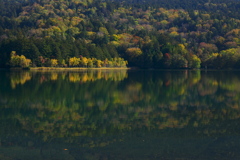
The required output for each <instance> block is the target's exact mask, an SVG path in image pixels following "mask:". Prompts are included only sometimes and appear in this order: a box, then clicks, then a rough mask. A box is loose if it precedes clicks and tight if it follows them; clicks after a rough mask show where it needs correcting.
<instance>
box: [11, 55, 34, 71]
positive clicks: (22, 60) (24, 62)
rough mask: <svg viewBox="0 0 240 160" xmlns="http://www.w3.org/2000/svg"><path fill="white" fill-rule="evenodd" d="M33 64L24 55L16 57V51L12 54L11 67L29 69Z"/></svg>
mask: <svg viewBox="0 0 240 160" xmlns="http://www.w3.org/2000/svg"><path fill="white" fill-rule="evenodd" d="M30 64H31V60H30V59H27V58H26V57H25V56H24V55H21V56H19V55H16V52H15V51H12V52H11V59H10V66H12V67H22V68H27V67H29V66H30Z"/></svg>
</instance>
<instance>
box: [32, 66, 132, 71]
mask: <svg viewBox="0 0 240 160" xmlns="http://www.w3.org/2000/svg"><path fill="white" fill-rule="evenodd" d="M129 69H131V68H127V67H126V68H121V67H116V68H115V67H109V68H108V67H102V68H83V67H74V68H70V67H31V68H29V70H30V71H51V70H54V71H65V70H66V71H83V70H129Z"/></svg>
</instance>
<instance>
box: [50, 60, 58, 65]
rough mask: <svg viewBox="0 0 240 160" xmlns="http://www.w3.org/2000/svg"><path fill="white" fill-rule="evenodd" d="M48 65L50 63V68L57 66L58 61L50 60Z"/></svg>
mask: <svg viewBox="0 0 240 160" xmlns="http://www.w3.org/2000/svg"><path fill="white" fill-rule="evenodd" d="M50 63H51V67H56V66H57V65H58V60H57V59H51V61H50Z"/></svg>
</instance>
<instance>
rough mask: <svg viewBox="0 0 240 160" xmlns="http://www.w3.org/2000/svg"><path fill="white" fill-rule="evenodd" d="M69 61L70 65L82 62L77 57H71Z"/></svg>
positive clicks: (74, 65) (73, 65)
mask: <svg viewBox="0 0 240 160" xmlns="http://www.w3.org/2000/svg"><path fill="white" fill-rule="evenodd" d="M68 63H69V66H72V67H76V66H78V65H79V63H80V58H76V57H73V58H70V59H69V62H68Z"/></svg>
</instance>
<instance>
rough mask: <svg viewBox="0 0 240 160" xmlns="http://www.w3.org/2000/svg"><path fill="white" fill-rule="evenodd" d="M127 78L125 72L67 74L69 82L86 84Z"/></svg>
mask: <svg viewBox="0 0 240 160" xmlns="http://www.w3.org/2000/svg"><path fill="white" fill-rule="evenodd" d="M126 77H127V71H126V70H119V71H108V72H106V71H101V70H99V71H96V72H94V71H93V72H85V73H69V81H70V82H87V81H96V80H99V79H105V80H109V79H111V80H113V81H121V80H123V79H124V78H126Z"/></svg>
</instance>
